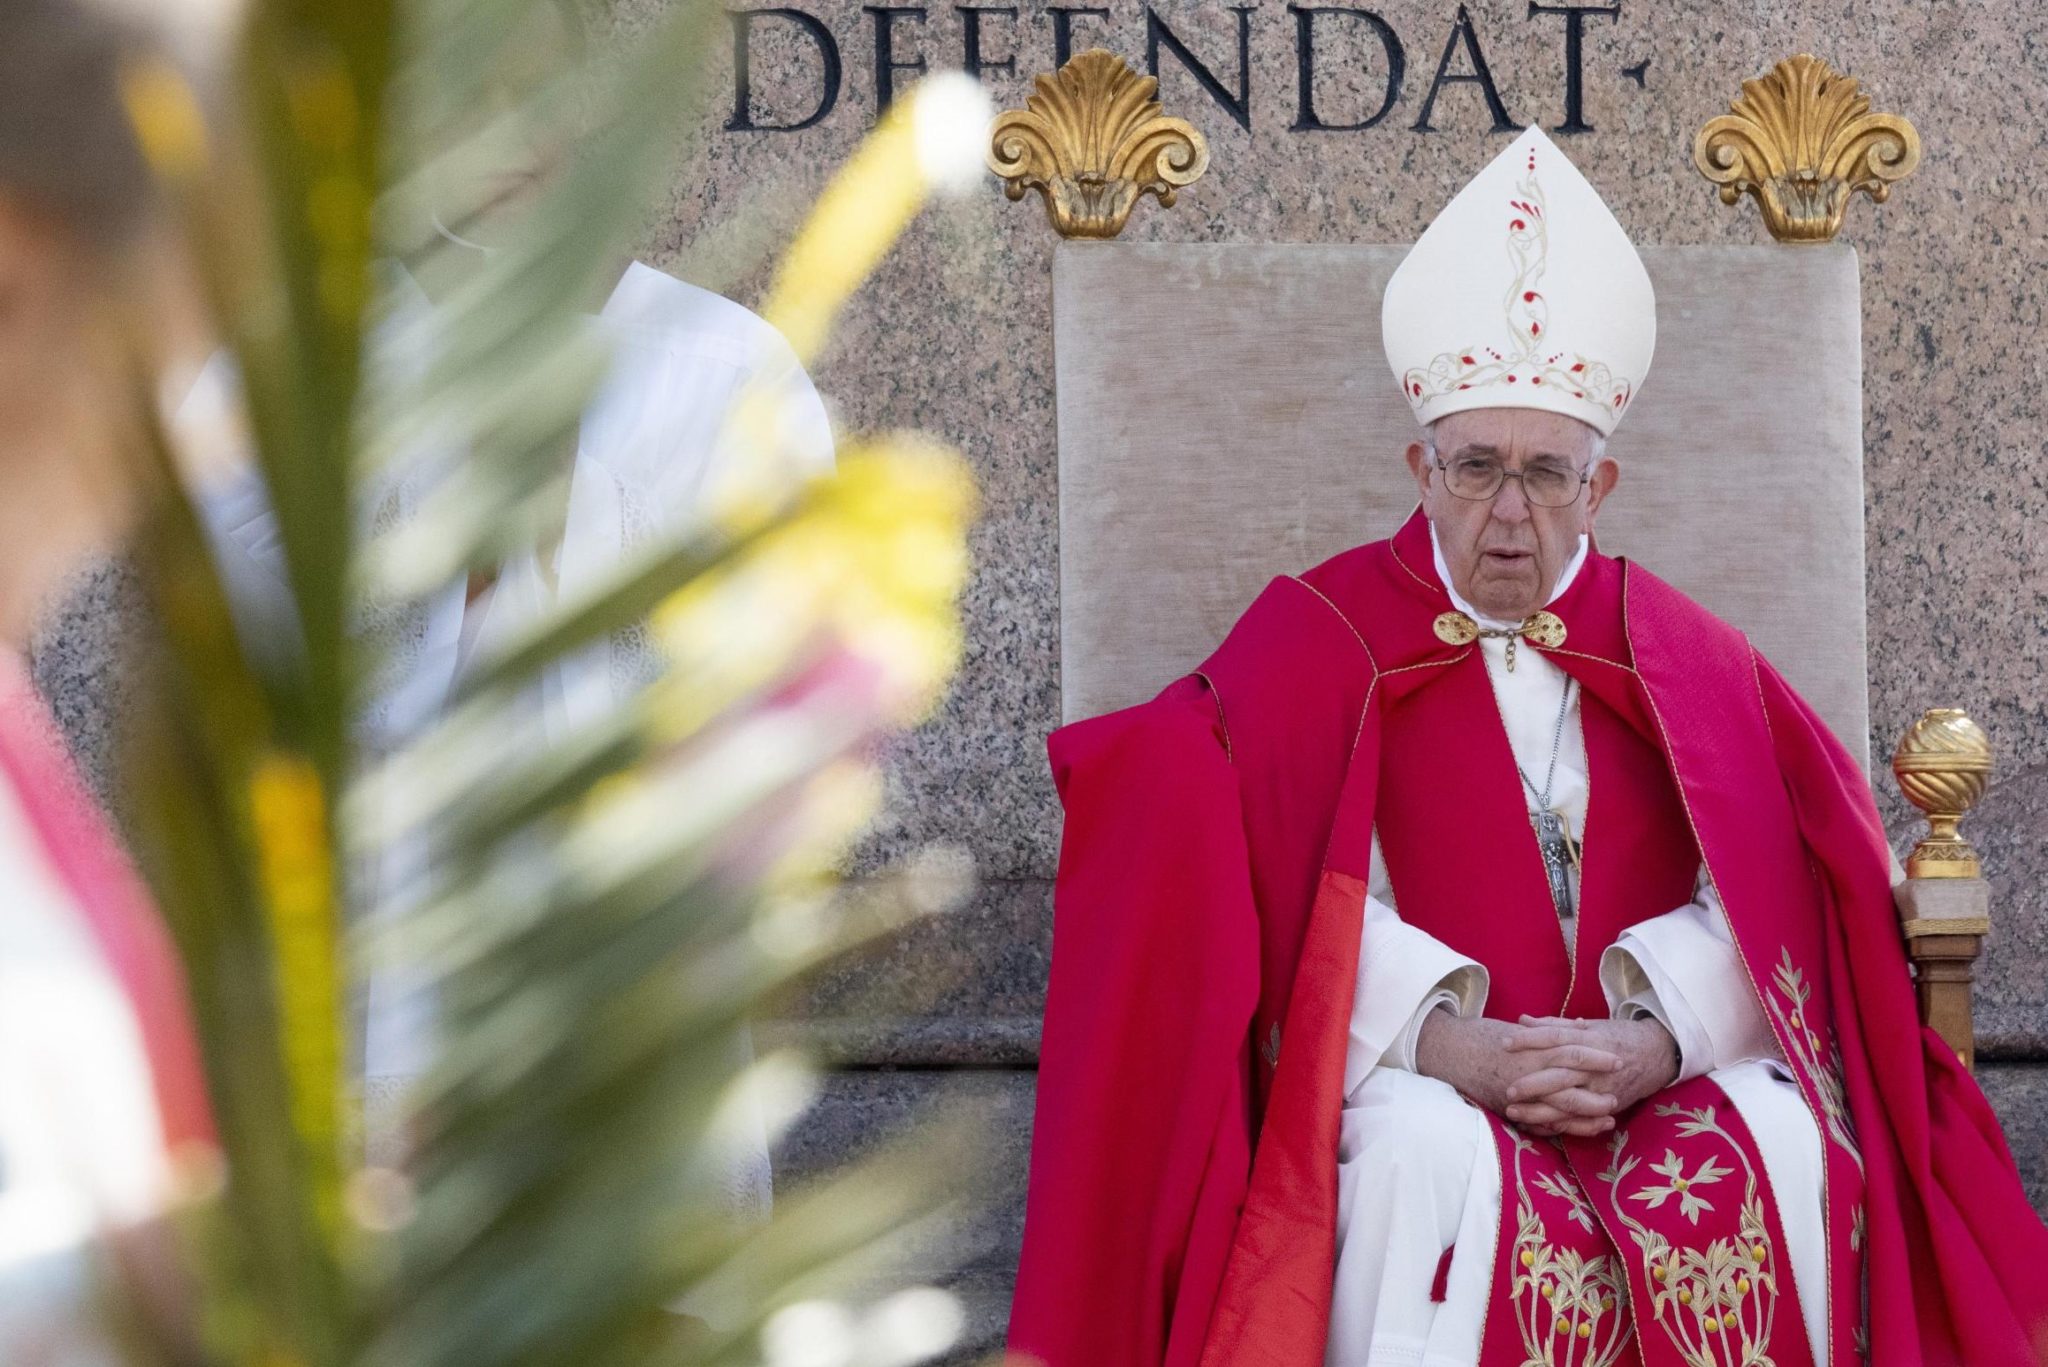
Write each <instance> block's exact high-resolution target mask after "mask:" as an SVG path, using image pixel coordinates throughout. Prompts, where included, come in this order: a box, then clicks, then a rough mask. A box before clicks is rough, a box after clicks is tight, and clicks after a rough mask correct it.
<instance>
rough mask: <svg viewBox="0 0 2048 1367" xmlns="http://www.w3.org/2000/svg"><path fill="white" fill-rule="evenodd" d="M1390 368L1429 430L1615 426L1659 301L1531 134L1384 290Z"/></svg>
mask: <svg viewBox="0 0 2048 1367" xmlns="http://www.w3.org/2000/svg"><path fill="white" fill-rule="evenodd" d="M1380 331H1381V335H1382V337H1383V339H1384V342H1385V345H1386V352H1387V364H1388V365H1389V366H1391V367H1392V368H1393V371H1394V378H1395V379H1396V380H1398V381H1399V382H1400V385H1401V390H1402V392H1403V393H1405V394H1406V395H1407V396H1408V403H1409V406H1410V407H1412V408H1413V409H1414V410H1415V417H1416V420H1417V421H1418V422H1421V423H1423V424H1424V425H1425V426H1426V425H1428V424H1429V423H1433V422H1435V421H1436V420H1437V419H1438V418H1441V417H1444V416H1446V415H1447V414H1451V413H1461V412H1463V411H1465V410H1466V409H1469V408H1542V409H1548V410H1550V411H1552V412H1555V413H1564V414H1566V415H1568V416H1570V417H1574V418H1577V419H1579V420H1580V421H1582V422H1585V423H1587V424H1589V425H1591V426H1592V427H1594V428H1597V429H1598V430H1599V432H1600V435H1601V436H1603V437H1604V436H1606V435H1608V434H1609V433H1610V432H1612V431H1613V430H1614V425H1615V424H1616V423H1617V422H1619V421H1621V415H1622V413H1623V411H1624V410H1626V409H1627V407H1628V405H1629V402H1630V400H1631V399H1633V398H1634V397H1635V393H1636V391H1637V390H1638V389H1640V388H1642V384H1643V377H1644V376H1645V375H1646V374H1648V373H1649V369H1650V353H1651V352H1652V351H1654V350H1655V349H1656V346H1657V296H1656V293H1655V291H1653V290H1652V289H1651V288H1650V276H1649V273H1648V272H1647V271H1645V270H1644V269H1643V262H1642V258H1641V257H1639V256H1637V255H1636V249H1635V247H1634V245H1633V244H1631V243H1630V242H1629V240H1628V234H1627V233H1625V232H1623V231H1622V229H1621V225H1620V224H1619V223H1617V222H1615V221H1614V215H1613V213H1611V212H1610V211H1609V210H1608V208H1607V205H1606V204H1605V203H1604V202H1602V200H1601V198H1600V194H1599V192H1598V191H1597V190H1595V189H1594V188H1593V187H1592V185H1591V184H1590V183H1588V182H1587V180H1586V178H1585V177H1584V176H1582V175H1580V174H1579V169H1578V168H1577V167H1576V166H1573V165H1572V164H1571V162H1570V161H1569V160H1567V159H1566V157H1565V154H1564V153H1563V152H1562V151H1560V150H1559V149H1558V146H1557V144H1556V143H1554V142H1552V141H1551V140H1550V139H1549V138H1547V137H1545V136H1544V134H1543V131H1542V130H1541V129H1538V128H1531V129H1529V130H1528V131H1526V132H1524V133H1523V134H1522V136H1521V137H1519V138H1517V139H1515V143H1514V145H1513V146H1512V147H1510V148H1508V149H1507V150H1506V151H1505V152H1502V153H1501V154H1500V155H1499V156H1497V157H1495V158H1494V159H1493V162H1492V163H1491V164H1490V165H1489V166H1487V168H1486V169H1485V170H1484V171H1481V172H1480V173H1479V174H1478V175H1476V176H1474V177H1473V178H1472V182H1471V184H1469V185H1467V186H1466V187H1465V188H1464V189H1463V190H1460V191H1459V192H1458V196H1457V198H1455V199H1453V200H1452V201H1451V202H1450V203H1449V204H1447V205H1445V206H1444V211H1443V212H1442V213H1440V214H1438V215H1437V216H1436V221H1435V222H1434V223H1432V224H1430V225H1429V230H1428V231H1427V232H1425V233H1423V235H1422V237H1421V239H1420V240H1419V241H1417V242H1416V244H1415V247H1414V249H1413V250H1412V251H1410V252H1409V253H1408V255H1407V257H1406V258H1405V259H1404V260H1403V261H1402V262H1401V265H1400V267H1399V268H1398V269H1396V270H1395V272H1394V276H1393V278H1392V279H1391V280H1389V281H1388V282H1387V293H1386V299H1385V301H1384V303H1383V304H1382V305H1381V309H1380Z"/></svg>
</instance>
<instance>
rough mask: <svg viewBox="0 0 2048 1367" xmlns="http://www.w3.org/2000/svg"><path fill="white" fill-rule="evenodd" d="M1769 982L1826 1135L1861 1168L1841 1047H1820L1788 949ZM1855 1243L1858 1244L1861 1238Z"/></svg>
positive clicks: (1807, 990) (1774, 1009) (1809, 994)
mask: <svg viewBox="0 0 2048 1367" xmlns="http://www.w3.org/2000/svg"><path fill="white" fill-rule="evenodd" d="M1771 986H1772V987H1773V988H1774V989H1776V991H1775V992H1774V993H1773V994H1772V996H1771V997H1770V999H1769V1002H1768V1004H1769V1006H1770V1008H1771V1014H1772V1015H1773V1016H1775V1017H1777V1020H1778V1024H1779V1026H1780V1030H1779V1034H1780V1036H1781V1037H1782V1038H1783V1039H1784V1040H1785V1042H1786V1047H1788V1048H1789V1049H1790V1050H1791V1051H1792V1053H1793V1055H1794V1061H1795V1062H1796V1063H1797V1064H1798V1065H1799V1067H1800V1069H1801V1070H1802V1071H1803V1072H1804V1073H1805V1074H1806V1076H1807V1077H1810V1078H1812V1079H1813V1089H1814V1092H1815V1094H1816V1097H1817V1099H1818V1100H1819V1102H1820V1108H1821V1121H1822V1123H1823V1124H1824V1125H1825V1126H1826V1128H1827V1132H1828V1138H1830V1139H1832V1140H1833V1141H1834V1142H1835V1143H1837V1144H1839V1145H1840V1146H1841V1147H1842V1150H1843V1152H1845V1153H1847V1154H1848V1155H1849V1157H1850V1158H1852V1159H1854V1160H1855V1163H1856V1168H1857V1170H1858V1171H1859V1172H1860V1171H1862V1168H1863V1150H1862V1148H1861V1146H1859V1145H1858V1144H1857V1142H1856V1121H1855V1118H1854V1117H1852V1116H1851V1115H1850V1114H1849V1101H1848V1094H1847V1091H1846V1090H1845V1088H1844V1087H1843V1085H1842V1047H1841V1046H1840V1045H1839V1044H1835V1043H1832V1042H1830V1043H1829V1045H1828V1047H1827V1049H1826V1050H1825V1051H1823V1050H1822V1048H1821V1037H1820V1032H1819V1030H1817V1029H1816V1028H1815V1027H1814V1023H1813V1013H1812V1011H1811V1009H1810V1008H1811V1005H1812V1001H1813V989H1812V988H1811V987H1809V986H1808V985H1807V982H1806V974H1805V973H1804V971H1802V970H1801V969H1800V968H1798V967H1797V966H1796V965H1794V964H1793V962H1792V951H1791V950H1789V949H1780V950H1779V959H1778V969H1777V972H1775V973H1773V974H1772V975H1771ZM1855 1246H1858V1247H1860V1246H1861V1241H1860V1240H1859V1241H1858V1243H1857V1245H1855Z"/></svg>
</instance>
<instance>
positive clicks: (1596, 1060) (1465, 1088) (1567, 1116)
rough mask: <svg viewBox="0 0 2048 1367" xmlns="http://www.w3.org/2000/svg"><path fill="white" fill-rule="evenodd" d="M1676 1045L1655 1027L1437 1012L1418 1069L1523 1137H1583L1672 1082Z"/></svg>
mask: <svg viewBox="0 0 2048 1367" xmlns="http://www.w3.org/2000/svg"><path fill="white" fill-rule="evenodd" d="M1678 1062H1679V1060H1678V1046H1677V1045H1676V1044H1675V1043H1674V1042H1673V1041H1672V1038H1671V1036H1670V1034H1669V1033H1667V1032H1666V1031H1665V1029H1664V1027H1663V1026H1661V1025H1659V1024H1657V1022H1655V1021H1654V1020H1625V1021H1617V1020H1573V1019H1570V1018H1567V1017H1563V1016H1524V1017H1522V1018H1521V1021H1520V1022H1519V1023H1518V1024H1510V1023H1509V1022H1507V1021H1497V1020H1488V1019H1485V1018H1483V1017H1482V1018H1479V1019H1476V1020H1465V1019H1462V1018H1460V1017H1457V1016H1454V1015H1452V1014H1450V1013H1449V1012H1448V1011H1437V1012H1434V1013H1432V1014H1431V1016H1430V1018H1429V1019H1428V1020H1427V1021H1425V1022H1424V1023H1423V1027H1422V1032H1421V1034H1420V1035H1419V1036H1418V1037H1417V1039H1416V1046H1415V1065H1416V1071H1417V1072H1420V1073H1421V1074H1423V1075H1424V1076H1425V1077H1433V1078H1437V1079H1439V1080H1441V1081H1443V1082H1447V1083H1449V1084H1450V1085H1451V1086H1453V1087H1455V1088H1457V1090H1458V1091H1459V1092H1460V1093H1462V1094H1463V1095H1465V1096H1466V1097H1468V1098H1470V1099H1471V1100H1472V1101H1473V1102H1474V1103H1476V1104H1478V1105H1480V1106H1483V1107H1485V1108H1486V1109H1487V1110H1489V1111H1492V1112H1493V1113H1494V1114H1496V1115H1499V1116H1504V1117H1506V1118H1507V1119H1508V1120H1511V1121H1513V1122H1515V1123H1516V1124H1517V1125H1520V1126H1521V1127H1523V1128H1524V1129H1527V1130H1531V1131H1533V1132H1535V1133H1537V1134H1548V1135H1555V1134H1569V1135H1579V1136H1583V1137H1590V1136H1593V1135H1598V1134H1604V1133H1606V1132H1607V1131H1608V1130H1611V1129H1613V1128H1614V1117H1615V1116H1616V1115H1617V1114H1619V1113H1620V1112H1622V1111H1625V1110H1627V1109H1628V1108H1629V1107H1631V1106H1633V1105H1635V1104H1636V1103H1637V1102H1638V1101H1641V1100H1642V1099H1643V1098H1644V1097H1646V1096H1649V1095H1651V1094H1652V1093H1654V1092H1657V1091H1660V1090H1662V1089H1663V1088H1665V1087H1668V1086H1670V1085H1671V1084H1672V1083H1673V1082H1674V1081H1676V1080H1677V1078H1678Z"/></svg>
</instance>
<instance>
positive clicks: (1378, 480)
mask: <svg viewBox="0 0 2048 1367" xmlns="http://www.w3.org/2000/svg"><path fill="white" fill-rule="evenodd" d="M1406 250H1407V249H1406V248H1404V247H1388V246H1336V245H1323V244H1226V245H1210V244H1186V243H1118V242H1085V241H1070V242H1062V243H1061V244H1060V245H1059V247H1058V249H1057V253H1056V256H1055V258H1054V264H1053V338H1054V359H1055V369H1056V377H1057V393H1058V409H1059V467H1060V470H1059V473H1060V484H1059V489H1060V669H1061V685H1060V687H1061V703H1062V710H1063V712H1064V714H1065V717H1066V719H1067V720H1073V719H1075V718H1079V717H1086V716H1093V715H1095V714H1097V713H1100V712H1105V711H1109V710H1112V709H1115V708H1118V707H1124V706H1127V705H1129V704H1131V703H1135V702H1140V701H1142V700H1144V699H1145V698H1148V697H1150V696H1152V694H1153V693H1155V692H1157V691H1158V690H1159V689H1160V688H1161V687H1163V686H1164V685H1165V684H1166V683H1168V682H1169V681H1171V680H1172V679H1174V678H1176V677H1177V676H1179V675H1181V674H1183V673H1185V672H1187V671H1188V670H1189V669H1191V668H1193V667H1195V666H1196V665H1197V664H1199V663H1200V662H1201V660H1202V659H1203V657H1204V656H1206V655H1207V654H1208V652H1209V651H1210V650H1211V649H1213V648H1214V646H1215V645H1216V643H1217V642H1218V641H1219V640H1221V639H1222V637H1223V635H1224V633H1225V632H1226V631H1228V629H1229V627H1230V624H1231V623H1232V621H1234V620H1235V619H1236V617H1237V615H1238V614H1239V613H1240V612H1241V611H1243V609H1244V608H1245V606H1246V605H1247V604H1249V603H1250V602H1251V600H1252V599H1253V597H1255V596H1256V595H1257V593H1258V591H1259V590H1260V589H1261V588H1262V587H1264V585H1265V583H1266V582H1267V580H1269V579H1270V578H1272V576H1274V575H1276V574H1285V573H1292V572H1296V571H1299V570H1302V569H1305V568H1307V567H1308V566H1310V565H1313V564H1315V563H1316V562H1318V561H1320V560H1323V559H1325V558H1327V557H1328V556H1331V555H1334V554H1335V553H1337V552H1338V551H1341V550H1344V549H1345V548H1347V547H1350V546H1354V545H1357V544H1359V543H1361V542H1366V541H1374V540H1378V539H1380V538H1382V537H1385V536H1388V535H1390V534H1391V533H1392V532H1393V530H1394V529H1395V528H1396V527H1397V526H1399V525H1400V523H1401V521H1402V519H1403V518H1405V517H1406V516H1407V514H1408V513H1409V511H1410V510H1411V509H1412V508H1413V507H1414V504H1415V487H1414V484H1413V481H1412V479H1411V477H1410V476H1409V473H1408V470H1407V466H1406V464H1405V462H1404V461H1403V460H1402V459H1401V452H1402V450H1403V448H1404V447H1405V446H1406V445H1407V443H1408V442H1409V441H1410V440H1411V439H1412V438H1413V436H1414V434H1415V432H1416V430H1417V429H1416V427H1415V423H1414V419H1413V418H1412V417H1411V416H1410V413H1409V410H1408V405H1407V403H1406V402H1405V401H1404V400H1403V399H1402V397H1401V394H1400V392H1399V390H1398V389H1397V388H1396V387H1395V385H1394V382H1393V379H1392V377H1391V376H1390V375H1389V374H1388V371H1387V365H1386V360H1385V358H1384V356H1383V354H1382V352H1381V350H1380V325H1379V318H1380V294H1381V291H1382V290H1383V289H1384V288H1385V285H1386V281H1387V277H1388V276H1389V275H1391V274H1392V272H1393V269H1394V267H1395V266H1396V265H1397V264H1398V263H1399V262H1400V260H1401V257H1402V255H1403V254H1404V253H1405V251H1406ZM1642 255H1643V259H1644V262H1645V264H1646V265H1647V266H1648V267H1649V271H1650V277H1651V279H1652V281H1653V282H1654V283H1655V285H1656V288H1657V355H1656V360H1655V363H1654V364H1653V365H1652V367H1651V371H1650V375H1649V379H1648V380H1647V381H1646V382H1645V383H1644V385H1643V386H1642V388H1641V390H1640V392H1639V395H1638V397H1637V398H1636V399H1635V401H1634V402H1633V403H1632V404H1631V406H1630V409H1629V413H1628V417H1627V419H1626V420H1625V421H1624V422H1623V423H1622V424H1621V426H1620V427H1619V428H1618V429H1617V430H1616V432H1615V434H1614V437H1613V439H1612V440H1611V441H1610V442H1609V444H1608V450H1609V453H1610V454H1612V455H1613V456H1615V457H1616V458H1617V459H1618V460H1619V462H1620V464H1621V483H1620V485H1619V486H1618V488H1617V489H1616V491H1615V493H1614V495H1613V496H1612V497H1611V498H1610V500H1609V501H1608V502H1607V504H1606V505H1605V506H1604V507H1603V508H1602V510H1601V513H1600V519H1599V524H1598V527H1597V535H1598V538H1599V542H1600V546H1601V549H1602V550H1604V551H1606V552H1607V553H1608V554H1611V555H1626V556H1629V557H1631V558H1633V559H1635V560H1637V561H1640V562H1641V563H1642V564H1643V565H1644V566H1645V567H1646V568H1648V569H1651V570H1654V571H1655V572H1656V573H1657V574H1659V575H1661V576H1662V577H1664V578H1665V579H1668V580H1670V581H1671V582H1672V583H1674V584H1676V585H1677V586H1678V587H1679V588H1680V589H1682V590H1684V591H1685V592H1686V593H1689V594H1691V595H1692V596H1693V597H1695V598H1697V599H1698V600H1699V601H1700V602H1702V603H1704V604H1705V605H1706V606H1707V607H1708V608H1710V609H1712V610H1713V611H1714V612H1716V613H1718V614H1719V615H1720V616H1722V617H1724V618H1726V619H1727V620H1729V621H1731V622H1733V623H1734V624H1735V625H1736V626H1738V627H1740V628H1742V629H1743V630H1744V631H1746V632H1748V633H1749V635H1750V637H1751V639H1752V640H1754V641H1755V642H1756V644H1757V645H1758V647H1759V648H1760V649H1761V650H1762V651H1763V653H1764V654H1765V656H1766V657H1768V658H1769V659H1770V660H1771V661H1772V662H1773V663H1775V664H1776V665H1777V667H1778V668H1779V669H1780V670H1781V671H1783V672H1784V674H1785V675H1786V676H1787V678H1789V679H1790V680H1791V682H1792V685H1793V686H1794V687H1795V688H1797V689H1798V690H1799V692H1800V693H1801V694H1802V695H1804V696H1805V697H1806V699H1807V700H1808V701H1809V702H1811V703H1812V704H1813V705H1814V707H1815V708H1817V709H1818V710H1819V712H1820V714H1821V716H1822V717H1823V718H1824V719H1825V720H1826V721H1827V723H1828V724H1829V725H1830V726H1831V727H1833V728H1834V731H1835V733H1836V734H1837V735H1838V736H1840V737H1841V738H1842V740H1843V741H1844V742H1845V743H1846V744H1847V745H1848V746H1849V749H1850V750H1851V752H1852V753H1854V754H1855V755H1856V757H1857V758H1858V760H1859V761H1861V762H1862V763H1863V764H1864V767H1865V769H1866V770H1867V769H1868V767H1869V755H1868V751H1869V730H1870V728H1869V700H1868V692H1869V686H1868V670H1867V662H1866V658H1865V641H1864V592H1863V434H1862V412H1863V397H1862V389H1863V368H1862V319H1861V311H1860V303H1859V292H1858V287H1857V266H1856V254H1855V252H1854V251H1853V250H1852V249H1851V248H1849V247H1848V246H1846V245H1840V244H1830V245H1823V246H1807V247H1801V248H1798V249H1789V250H1788V249H1787V248H1785V247H1782V246H1766V247H1661V248H1658V247H1652V248H1645V249H1644V250H1643V253H1642Z"/></svg>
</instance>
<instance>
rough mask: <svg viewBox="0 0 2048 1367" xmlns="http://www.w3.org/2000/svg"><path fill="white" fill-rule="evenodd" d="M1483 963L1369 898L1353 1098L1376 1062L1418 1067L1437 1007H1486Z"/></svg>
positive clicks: (1349, 1061)
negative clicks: (1420, 1040)
mask: <svg viewBox="0 0 2048 1367" xmlns="http://www.w3.org/2000/svg"><path fill="white" fill-rule="evenodd" d="M1488 985H1489V984H1488V980H1487V974H1486V969H1485V967H1484V966H1482V965H1481V964H1480V963H1479V962H1478V961H1477V960H1475V959H1471V958H1467V957H1466V956H1465V955H1463V954H1460V953H1458V952H1457V951H1456V950H1454V949H1452V948H1451V947H1450V946H1448V945H1446V944H1444V943H1443V941H1441V940H1439V939H1437V938H1436V937H1435V936H1433V935H1430V934H1429V933H1428V932H1426V931H1421V930H1417V929H1416V928H1415V927H1414V926H1411V925H1409V924H1407V923H1406V922H1404V921H1403V920H1402V919H1401V918H1400V916H1399V915H1397V914H1396V913H1395V911H1394V909H1393V908H1392V907H1390V906H1388V905H1387V904H1386V903H1384V902H1382V901H1380V900H1379V899H1378V898H1376V897H1367V898H1366V899H1365V929H1364V933H1363V936H1362V939H1361V942H1360V944H1359V948H1358V981H1357V984H1356V986H1355V988H1354V989H1353V995H1352V1004H1351V1039H1350V1042H1349V1044H1348V1045H1347V1047H1346V1051H1345V1058H1344V1095H1345V1096H1346V1097H1349V1096H1350V1095H1351V1094H1352V1093H1353V1092H1355V1091H1356V1090H1357V1089H1358V1087H1359V1085H1360V1084H1361V1083H1363V1082H1364V1081H1365V1078H1366V1075H1367V1074H1368V1073H1370V1072H1371V1071H1372V1070H1373V1069H1374V1068H1377V1067H1383V1066H1384V1067H1388V1068H1402V1069H1406V1070H1407V1071H1409V1072H1413V1071H1415V1041H1416V1038H1417V1037H1418V1036H1419V1035H1420V1034H1421V1032H1422V1023H1423V1022H1424V1021H1425V1020H1427V1019H1428V1018H1429V1013H1430V1012H1431V1011H1434V1010H1435V1009H1436V1008H1437V1007H1438V1006H1449V1007H1451V1008H1452V1009H1453V1010H1454V1011H1456V1012H1457V1014H1459V1015H1460V1016H1476V1015H1478V1014H1480V1012H1482V1011H1483V1010H1485V1008H1486V993H1487V988H1488Z"/></svg>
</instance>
